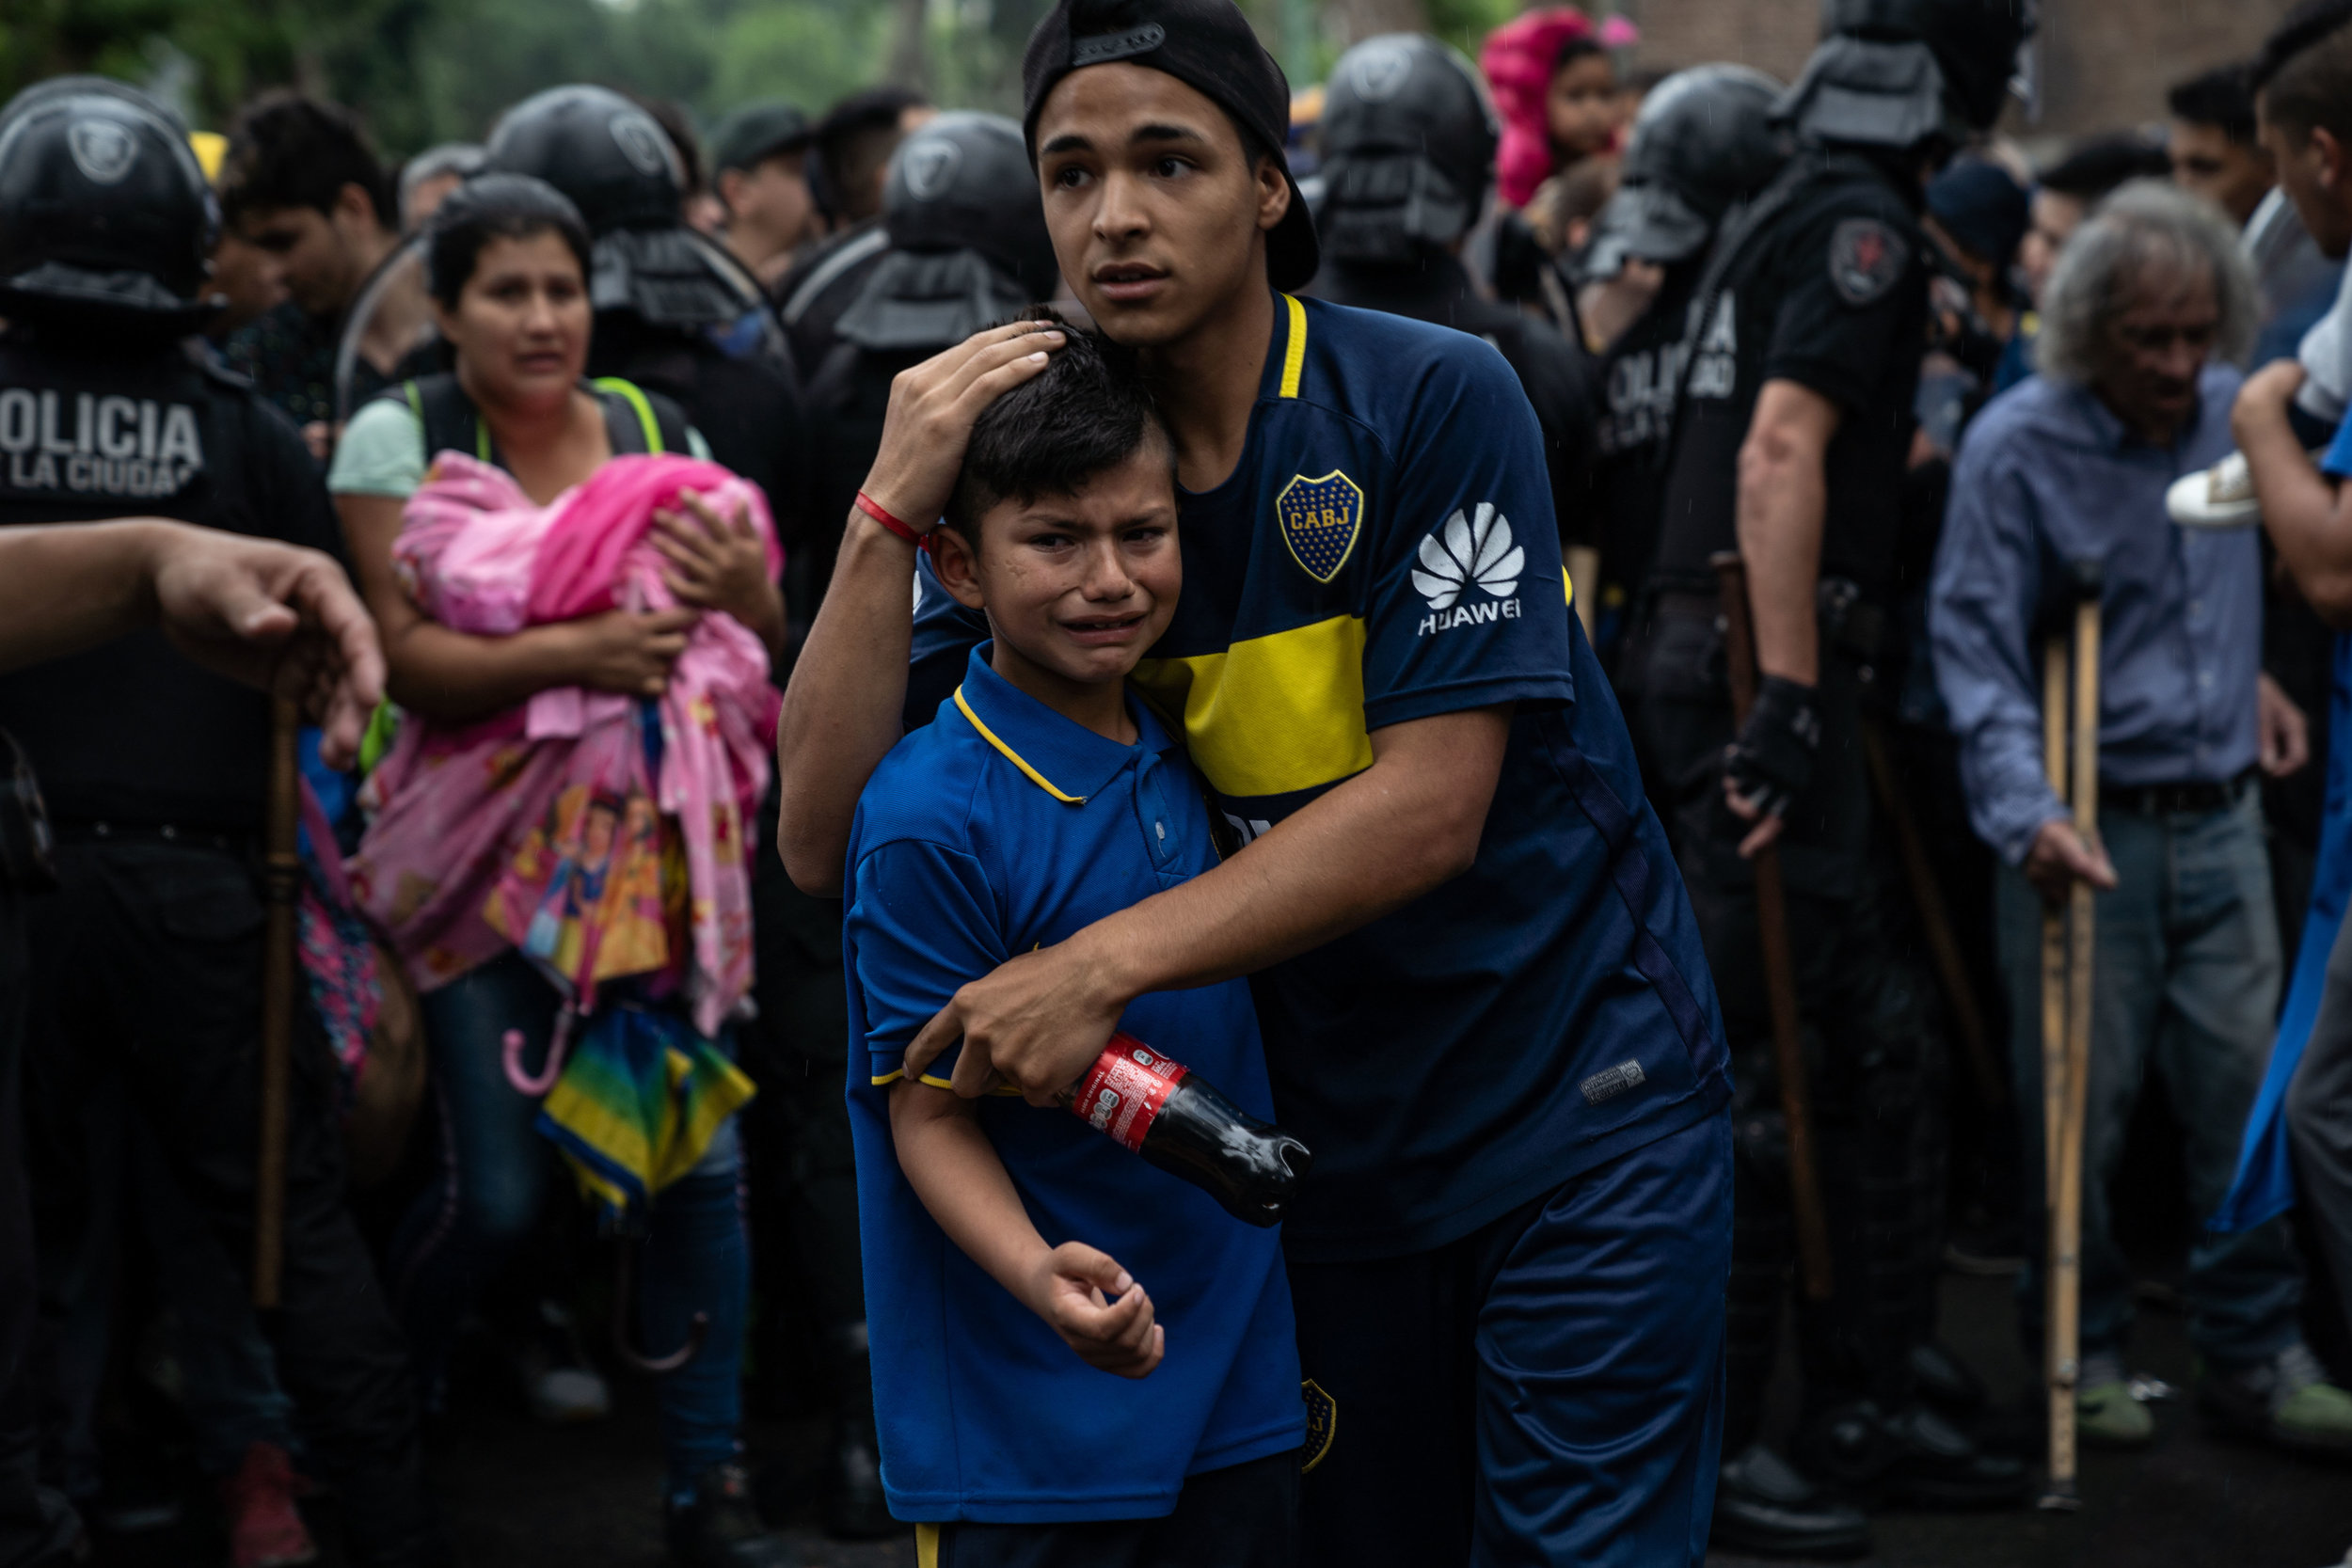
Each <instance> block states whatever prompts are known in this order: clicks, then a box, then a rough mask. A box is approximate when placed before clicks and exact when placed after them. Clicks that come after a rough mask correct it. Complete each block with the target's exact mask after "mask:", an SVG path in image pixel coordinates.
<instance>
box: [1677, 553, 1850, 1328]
mask: <svg viewBox="0 0 2352 1568" xmlns="http://www.w3.org/2000/svg"><path fill="white" fill-rule="evenodd" d="M1708 565H1710V566H1712V567H1714V568H1715V586H1716V590H1717V593H1718V594H1719V595H1720V596H1721V600H1722V604H1723V615H1724V673H1725V674H1726V675H1727V676H1728V677H1729V679H1730V684H1731V721H1732V724H1733V726H1734V728H1737V727H1738V726H1739V725H1741V724H1744V723H1746V722H1747V721H1748V711H1749V710H1750V709H1751V708H1753V707H1754V706H1755V705H1756V631H1755V627H1754V626H1753V624H1752V623H1751V621H1750V619H1749V615H1748V568H1747V564H1746V562H1742V561H1741V560H1740V555H1739V552H1738V551H1736V550H1724V551H1719V552H1718V553H1717V554H1715V555H1714V556H1712V557H1710V558H1709V559H1708ZM1750 864H1751V865H1753V866H1754V867H1755V871H1756V944H1757V945H1758V946H1759V947H1760V948H1762V949H1763V959H1764V997H1765V1002H1766V1005H1767V1006H1768V1007H1769V1008H1770V1009H1771V1012H1772V1066H1773V1070H1774V1072H1775V1073H1776V1074H1777V1076H1778V1077H1779V1079H1780V1115H1781V1119H1782V1120H1783V1121H1784V1122H1786V1123H1787V1124H1788V1201H1789V1207H1790V1208H1791V1209H1792V1210H1793V1211H1794V1212H1795V1214H1796V1222H1797V1276H1798V1279H1799V1281H1800V1282H1801V1283H1802V1284H1803V1286H1804V1293H1805V1295H1806V1297H1807V1298H1808V1299H1810V1300H1813V1301H1827V1300H1829V1298H1830V1291H1831V1290H1832V1287H1833V1276H1832V1275H1831V1272H1830V1257H1829V1213H1828V1211H1827V1210H1826V1209H1825V1208H1823V1206H1822V1203H1821V1173H1820V1164H1819V1163H1818V1162H1817V1161H1816V1160H1815V1158H1814V1153H1813V1102H1812V1098H1811V1096H1810V1095H1809V1094H1808V1093H1807V1092H1806V1086H1805V1072H1804V1037H1803V1036H1802V1035H1801V1034H1800V1033H1799V1032H1798V1026H1797V967H1796V960H1795V959H1794V958H1793V957H1792V956H1791V955H1790V952H1789V948H1788V892H1787V890H1786V889H1785V888H1784V887H1783V885H1782V883H1781V879H1780V852H1779V850H1778V849H1777V848H1775V847H1772V846H1771V845H1767V846H1765V847H1763V848H1761V849H1759V850H1757V851H1756V857H1755V859H1754V860H1753V861H1751V862H1750Z"/></svg>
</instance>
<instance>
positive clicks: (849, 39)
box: [0, 0, 1519, 153]
mask: <svg viewBox="0 0 2352 1568" xmlns="http://www.w3.org/2000/svg"><path fill="white" fill-rule="evenodd" d="M1049 3H1050V0H0V97H5V96H6V95H7V94H8V93H13V92H14V91H16V90H17V89H18V88H20V87H24V86H25V85H27V84H29V83H32V82H36V81H39V80H40V79H41V78H42V77H44V76H50V75H55V74H56V73H58V72H60V71H102V72H103V73H105V74H108V75H113V76H119V77H122V78H125V79H127V80H131V81H135V82H139V83H142V84H144V85H146V86H148V87H151V88H152V89H154V90H157V91H159V92H161V93H163V94H164V95H166V96H167V97H170V98H173V99H175V100H176V101H178V102H179V103H180V104H181V105H182V106H183V108H184V109H185V110H186V111H187V113H188V114H189V116H190V118H191V119H193V120H194V121H195V122H196V123H197V124H199V126H210V127H213V128H215V129H217V128H222V127H224V126H225V125H226V123H227V120H228V119H229V116H230V114H231V113H232V112H233V111H234V109H235V107H236V105H237V104H238V103H241V102H243V101H244V100H245V99H246V98H247V97H249V96H250V95H251V94H253V93H254V92H256V91H259V90H260V89H262V88H263V87H271V86H276V85H279V84H292V85H294V86H298V87H302V88H304V89H305V90H308V91H311V92H315V93H320V94H323V95H325V96H328V97H331V98H334V99H337V100H339V101H341V102H342V103H349V104H352V105H354V106H356V107H358V109H359V110H361V111H362V112H363V113H364V114H365V115H366V117H367V119H368V122H369V124H370V126H371V128H372V129H373V132H374V135H375V136H376V138H377V140H378V141H379V142H380V143H381V145H382V146H383V147H384V148H385V149H386V150H387V151H389V152H393V153H402V152H410V151H415V150H418V149H421V148H422V147H425V146H427V145H430V144H431V143H433V142H437V141H444V140H450V139H455V138H478V137H480V136H481V135H483V134H484V132H485V130H487V128H488V125H489V122H490V120H491V119H493V118H494V117H495V116H496V114H497V113H498V111H499V110H500V109H501V108H502V107H503V106H505V105H506V104H509V103H514V102H515V101H516V99H518V98H521V97H524V96H525V95H527V94H529V93H531V92H533V91H536V90H537V89H538V88H540V87H549V86H552V85H554V84H556V83H559V82H577V81H591V82H604V83H608V84H610V85H612V86H614V87H624V88H626V89H628V90H629V91H632V92H636V93H640V94H643V95H645V96H648V97H658V98H668V99H674V100H676V101H678V102H680V103H685V104H686V105H688V106H689V107H690V108H691V110H693V111H694V113H695V114H696V116H697V117H698V118H700V119H702V120H703V121H704V122H705V123H706V124H707V123H709V122H711V121H713V120H715V119H717V118H718V117H719V116H721V115H723V114H725V113H726V112H727V111H728V110H730V109H732V108H735V107H737V106H738V105H739V104H742V103H747V102H749V101H751V100H753V99H755V98H769V97H781V98H786V99H789V100H791V101H793V102H795V103H800V104H802V105H803V106H804V107H806V108H808V109H810V110H811V111H813V112H821V110H822V109H823V107H824V105H825V104H827V103H831V102H832V101H833V100H834V99H835V98H837V97H839V96H840V95H841V94H843V93H845V92H848V91H850V90H852V89H854V88H857V87H865V86H867V85H870V84H871V83H873V82H875V81H878V80H880V79H882V76H883V75H884V74H885V73H891V72H892V69H893V67H894V66H895V67H896V68H897V71H896V73H897V74H899V75H902V76H903V75H909V74H912V75H916V76H919V77H920V79H921V80H922V84H923V86H924V87H926V88H928V89H929V90H930V93H931V94H932V96H933V97H934V98H936V99H937V100H938V101H939V102H941V103H951V104H956V105H960V106H970V107H976V108H993V109H1011V110H1013V111H1014V112H1016V113H1017V112H1018V105H1019V102H1020V71H1021V48H1022V44H1023V42H1024V41H1025V40H1026V39H1027V37H1028V33H1029V29H1030V28H1031V27H1032V26H1033V25H1034V24H1036V22H1037V19H1038V17H1039V16H1041V14H1043V12H1044V10H1045V8H1046V7H1047V5H1048V4H1049ZM1241 4H1242V6H1243V8H1245V9H1246V10H1248V12H1249V13H1250V16H1251V19H1252V20H1253V21H1254V22H1255V23H1256V24H1258V27H1259V31H1260V34H1261V36H1262V37H1263V38H1264V39H1265V40H1266V41H1267V43H1268V45H1269V46H1270V47H1273V48H1274V49H1275V50H1276V51H1277V53H1278V54H1279V53H1280V52H1281V48H1282V44H1281V40H1282V38H1283V36H1284V29H1283V26H1282V8H1283V7H1284V6H1285V5H1286V4H1295V5H1299V6H1304V7H1307V8H1309V9H1310V12H1311V13H1312V14H1311V18H1310V20H1311V23H1312V26H1311V38H1312V39H1313V49H1312V53H1313V55H1314V67H1315V70H1316V71H1317V73H1318V74H1319V73H1320V71H1321V70H1323V69H1324V68H1327V66H1328V65H1329V63H1330V60H1331V58H1332V57H1333V56H1334V55H1337V54H1338V53H1339V51H1340V49H1341V48H1342V47H1343V46H1344V44H1345V42H1346V41H1347V40H1345V38H1344V37H1343V36H1342V29H1343V25H1344V24H1343V22H1342V20H1341V19H1340V17H1339V15H1338V14H1337V8H1336V7H1331V6H1327V5H1319V4H1318V0H1241ZM1518 8H1519V0H1422V12H1423V14H1425V15H1426V16H1427V17H1428V19H1429V22H1430V24H1431V26H1432V27H1433V28H1434V29H1435V30H1436V31H1438V33H1440V34H1442V35H1444V36H1445V37H1447V38H1448V39H1450V40H1452V41H1454V42H1455V43H1457V44H1459V45H1461V46H1462V47H1463V48H1464V49H1466V50H1468V51H1470V52H1471V53H1473V54H1474V53H1475V52H1476V49H1477V44H1478V40H1479V38H1480V37H1481V36H1482V35H1483V34H1484V33H1485V32H1486V29H1487V28H1489V27H1491V26H1493V25H1494V24H1496V23H1498V22H1501V21H1502V20H1503V19H1504V18H1506V17H1508V16H1509V15H1511V14H1512V13H1513V12H1515V11H1516V10H1518Z"/></svg>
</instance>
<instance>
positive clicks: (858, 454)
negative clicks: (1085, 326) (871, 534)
mask: <svg viewBox="0 0 2352 1568" xmlns="http://www.w3.org/2000/svg"><path fill="white" fill-rule="evenodd" d="M880 232H881V233H882V235H883V237H884V239H885V242H886V245H885V247H884V248H883V249H882V250H881V251H879V252H878V253H877V254H876V257H875V261H874V264H873V265H872V266H871V267H870V268H868V269H866V272H865V273H864V275H863V277H862V279H861V281H860V282H859V284H858V286H857V288H856V289H855V290H854V291H853V292H852V293H850V295H849V296H848V298H847V300H846V301H845V302H844V303H843V305H842V307H841V309H840V312H839V314H838V315H836V316H835V317H834V319H833V322H832V326H831V335H830V340H829V341H825V342H824V343H823V345H822V346H823V353H822V355H821V356H819V357H818V358H816V359H813V360H812V361H811V362H810V364H809V365H808V367H807V370H808V393H807V395H808V403H809V411H810V419H811V422H812V424H813V425H814V426H815V428H816V429H817V430H818V431H819V432H820V433H821V434H820V435H819V436H818V447H819V449H820V456H819V458H818V463H817V465H816V479H815V483H814V484H813V486H812V489H813V491H814V494H815V497H816V499H815V502H814V503H813V505H812V508H811V510H812V515H813V516H814V518H816V519H818V520H821V521H822V522H823V523H824V524H825V525H826V527H824V528H823V529H821V530H819V529H818V528H815V527H812V529H811V531H810V532H811V538H810V541H809V547H808V548H807V549H806V550H805V551H803V555H804V557H805V558H806V560H807V562H808V563H809V564H808V570H807V573H806V575H803V572H802V571H801V570H798V569H796V570H794V571H793V572H792V587H793V591H794V593H795V594H796V595H798V596H797V597H796V598H795V599H794V602H793V612H794V619H795V620H796V621H797V622H799V623H801V624H803V625H805V624H806V622H807V621H808V620H809V619H811V618H813V617H814V616H815V615H816V612H817V600H818V598H819V597H821V596H822V595H823V593H824V587H825V582H826V580H827V579H828V578H830V577H831V576H832V575H833V559H834V544H835V543H837V540H838V535H839V532H840V528H841V522H842V520H843V519H844V518H846V517H847V516H848V515H849V513H850V502H851V500H852V499H855V497H856V495H857V487H858V484H859V482H860V481H862V480H863V479H864V478H865V477H866V470H867V469H868V468H869V467H872V466H873V461H874V453H875V452H876V451H879V450H880V448H881V446H882V413H883V410H884V408H885V406H886V405H887V404H888V403H889V401H890V379H891V377H892V376H894V375H896V374H898V372H900V371H902V370H905V369H906V368H907V367H909V366H911V365H916V364H920V363H921V362H922V361H923V360H925V359H928V358H930V356H932V355H934V354H936V353H938V352H939V351H940V350H941V349H944V348H946V347H948V346H950V345H951V344H955V343H960V342H961V341H963V340H964V339H966V338H968V337H970V336H971V335H972V334H973V333H975V332H977V331H978V330H980V329H981V328H982V327H984V326H990V325H994V324H995V323H997V322H1000V321H1005V320H1007V319H1009V318H1010V317H1012V316H1016V315H1018V314H1020V312H1021V310H1022V309H1024V308H1025V307H1026V306H1028V305H1031V304H1034V303H1037V302H1039V301H1041V300H1046V299H1051V298H1052V297H1053V295H1054V290H1055V285H1056V283H1057V279H1058V278H1059V276H1060V275H1059V273H1058V271H1057V268H1056V266H1055V263H1054V245H1053V241H1052V240H1051V238H1050V237H1049V236H1048V235H1047V233H1046V231H1045V213H1044V209H1043V207H1042V205H1041V203H1040V202H1039V200H1038V189H1037V174H1036V171H1035V170H1034V169H1032V168H1031V167H1030V166H1029V156H1028V150H1027V149H1026V147H1025V145H1024V144H1023V142H1022V139H1021V126H1020V123H1019V122H1018V121H1016V120H1011V119H1006V118H1005V117H1004V116H1002V115H992V114H977V113H971V112H965V111H957V112H952V113H948V114H942V115H939V116H936V117H934V118H933V119H930V121H928V122H926V123H925V124H924V126H923V127H922V129H920V130H918V131H916V132H915V133H914V135H911V136H909V137H908V138H907V139H906V141H904V142H903V143H901V144H900V146H899V149H898V155H897V157H896V158H895V160H894V161H893V162H892V164H891V166H890V176H889V180H888V182H887V183H886V184H885V185H884V186H883V190H882V228H881V230H880ZM820 535H821V537H820Z"/></svg>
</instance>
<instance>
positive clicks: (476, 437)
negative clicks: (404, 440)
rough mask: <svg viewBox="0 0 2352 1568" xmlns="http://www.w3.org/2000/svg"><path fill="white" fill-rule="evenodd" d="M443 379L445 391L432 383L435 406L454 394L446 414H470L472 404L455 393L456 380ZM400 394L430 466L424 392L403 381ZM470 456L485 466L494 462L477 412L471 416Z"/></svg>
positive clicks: (428, 418)
mask: <svg viewBox="0 0 2352 1568" xmlns="http://www.w3.org/2000/svg"><path fill="white" fill-rule="evenodd" d="M445 379H446V381H447V387H446V388H443V387H442V386H441V385H440V383H439V382H438V381H437V383H436V395H435V402H436V403H437V404H448V403H449V402H450V400H449V398H448V396H447V393H448V392H451V391H455V392H456V397H455V403H454V405H453V406H452V407H450V408H449V409H448V410H447V411H448V412H449V413H452V414H455V413H458V412H461V411H466V412H471V411H472V404H470V403H469V402H468V401H467V400H466V395H465V393H464V392H462V391H457V390H456V388H457V380H456V377H454V376H450V377H447V378H445ZM400 391H401V395H402V396H403V397H405V398H406V399H407V400H408V412H410V413H411V414H414V415H415V416H416V417H417V431H418V434H419V435H421V436H423V437H424V456H425V461H426V462H428V463H430V462H431V461H432V460H433V451H434V448H433V425H434V421H433V419H432V417H431V416H429V415H427V414H426V412H425V408H424V388H423V387H422V386H421V384H419V383H417V382H415V381H404V382H402V383H401V384H400ZM473 454H474V456H475V457H476V458H478V459H480V460H481V461H482V462H485V463H489V462H494V461H496V459H494V458H493V457H491V455H490V427H489V426H488V425H486V424H485V423H483V422H482V416H481V414H480V413H478V412H474V413H473Z"/></svg>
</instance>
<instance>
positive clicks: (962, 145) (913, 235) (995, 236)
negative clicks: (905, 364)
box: [834, 111, 1060, 351]
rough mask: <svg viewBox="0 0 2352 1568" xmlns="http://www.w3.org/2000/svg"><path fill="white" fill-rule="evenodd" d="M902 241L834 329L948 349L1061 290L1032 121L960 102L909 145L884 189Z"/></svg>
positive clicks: (889, 225) (875, 345)
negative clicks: (1032, 159) (1026, 123)
mask: <svg viewBox="0 0 2352 1568" xmlns="http://www.w3.org/2000/svg"><path fill="white" fill-rule="evenodd" d="M882 225H883V227H884V229H885V230H887V231H888V233H889V235H890V252H889V254H887V255H886V256H884V257H883V258H882V260H881V261H879V262H878V263H876V265H875V267H874V269H873V271H872V272H871V273H869V274H867V276H866V281H865V282H864V283H863V284H862V285H861V286H860V287H859V289H858V292H857V297H856V298H855V299H853V300H851V301H850V305H849V308H848V309H845V310H843V311H842V313H841V317H840V319H839V321H837V322H836V323H834V333H835V334H836V335H837V336H839V337H840V338H841V339H842V340H843V341H847V342H851V343H855V344H856V345H857V346H858V347H860V348H863V349H873V350H879V351H897V350H908V349H922V350H929V349H938V348H946V346H948V345H949V344H951V343H958V342H961V341H963V340H964V339H966V338H968V337H970V336H971V335H972V334H973V333H975V332H977V331H979V330H980V329H981V328H982V327H984V326H987V325H991V324H992V323H994V322H999V321H1004V320H1006V319H1008V318H1009V317H1012V316H1016V315H1018V314H1020V313H1021V311H1022V310H1024V309H1026V308H1027V307H1028V306H1030V305H1032V304H1034V303H1036V302H1037V301H1039V300H1044V299H1050V298H1052V297H1053V294H1054V286H1055V284H1056V282H1057V280H1058V278H1059V277H1060V271H1059V268H1058V266H1057V263H1056V261H1055V260H1054V241H1053V237H1052V235H1051V234H1049V233H1048V232H1047V231H1046V228H1045V205H1044V202H1043V201H1042V200H1041V199H1040V197H1039V192H1038V184H1037V170H1036V169H1034V168H1033V167H1031V166H1030V164H1029V149H1028V143H1027V141H1026V139H1025V138H1024V137H1023V135H1022V134H1021V123H1020V121H1018V120H1014V119H1006V118H1005V117H1004V116H1002V115H990V114H976V113H969V112H963V111H956V112H951V113H947V114H942V115H938V116H935V117H933V118H932V119H930V120H929V121H928V122H926V123H925V124H924V125H923V127H922V128H921V129H920V130H918V131H916V132H915V133H914V135H910V136H909V137H907V139H906V140H905V141H903V142H901V143H899V145H898V151H897V152H896V153H895V154H894V155H893V157H892V159H891V164H890V176H889V179H888V181H887V182H886V183H885V184H884V186H883V188H882Z"/></svg>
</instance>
